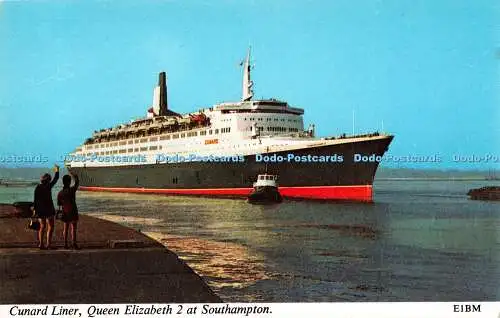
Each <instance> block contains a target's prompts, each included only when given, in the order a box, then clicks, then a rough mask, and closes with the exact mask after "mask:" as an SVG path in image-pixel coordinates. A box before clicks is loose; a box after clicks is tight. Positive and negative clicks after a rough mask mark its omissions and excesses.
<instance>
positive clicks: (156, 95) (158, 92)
mask: <svg viewBox="0 0 500 318" xmlns="http://www.w3.org/2000/svg"><path fill="white" fill-rule="evenodd" d="M148 116H149V117H154V116H180V115H179V114H177V113H176V112H173V111H171V110H169V109H168V98H167V74H166V73H165V72H161V73H160V74H159V75H158V85H157V86H156V87H155V88H154V91H153V107H152V108H151V109H150V110H149V111H148Z"/></svg>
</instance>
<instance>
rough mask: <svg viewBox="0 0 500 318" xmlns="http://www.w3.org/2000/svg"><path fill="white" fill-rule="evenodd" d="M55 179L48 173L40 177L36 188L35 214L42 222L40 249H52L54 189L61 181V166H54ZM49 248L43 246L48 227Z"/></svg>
mask: <svg viewBox="0 0 500 318" xmlns="http://www.w3.org/2000/svg"><path fill="white" fill-rule="evenodd" d="M54 172H55V174H54V179H52V178H51V176H50V174H48V173H46V174H44V175H42V176H41V177H40V184H38V185H37V186H36V188H35V200H34V205H35V214H36V216H37V217H38V219H39V221H40V229H39V230H38V247H39V248H40V249H45V248H48V249H52V248H53V247H52V236H53V234H54V215H55V214H56V210H55V209H54V202H53V201H52V187H53V186H54V185H55V184H56V183H57V180H58V179H59V166H58V165H54ZM47 224H48V228H47V247H45V246H44V244H43V236H44V232H45V228H46V227H47Z"/></svg>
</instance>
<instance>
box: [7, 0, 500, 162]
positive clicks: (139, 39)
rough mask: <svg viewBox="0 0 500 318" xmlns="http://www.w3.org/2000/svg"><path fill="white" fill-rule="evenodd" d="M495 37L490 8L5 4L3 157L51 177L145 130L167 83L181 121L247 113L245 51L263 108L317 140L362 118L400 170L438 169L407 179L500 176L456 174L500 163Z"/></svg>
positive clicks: (276, 1) (497, 17)
mask: <svg viewBox="0 0 500 318" xmlns="http://www.w3.org/2000/svg"><path fill="white" fill-rule="evenodd" d="M498 21H500V7H499V5H498V4H496V3H495V1H460V0H458V1H430V0H429V1H414V0H412V1H410V0H408V1H405V0H398V1H368V0H366V1H337V0H333V1H289V0H286V1H285V0H273V1H265V0H253V1H251V0H248V1H243V0H242V1H229V0H221V1H217V0H215V1H185V0H183V1H181V0H179V1H104V0H103V1H58V0H54V1H31V2H29V3H28V2H25V1H12V2H10V1H6V2H5V1H4V2H1V1H0V135H1V136H2V137H3V140H2V142H1V143H0V155H6V154H27V153H28V154H44V155H45V156H47V157H48V158H49V160H50V161H55V160H58V159H59V158H60V157H61V156H62V155H64V154H65V153H67V152H69V151H71V150H73V149H74V148H75V146H77V145H78V144H80V143H81V142H82V141H83V140H84V139H85V138H86V137H87V136H89V135H90V134H91V133H92V131H93V130H96V129H100V128H104V127H110V126H112V125H115V124H118V123H120V122H126V121H129V120H130V119H132V118H136V117H140V116H142V115H143V114H144V113H145V110H146V109H147V107H148V106H149V105H150V104H151V102H152V90H153V87H154V85H155V83H156V81H157V73H158V72H159V71H161V70H165V71H167V74H168V77H169V80H168V85H169V87H168V88H169V103H170V106H171V108H173V109H174V110H175V111H178V112H189V111H194V110H196V109H198V108H200V107H206V106H210V105H212V104H214V103H216V102H220V101H229V100H237V99H239V98H240V95H241V69H240V68H239V67H238V63H239V61H240V60H241V59H242V58H243V57H244V55H245V53H246V49H247V47H248V45H249V44H251V45H252V49H253V57H254V59H255V69H254V73H253V79H254V81H255V96H256V97H266V98H268V97H277V98H282V99H285V100H287V101H288V102H289V103H290V104H292V105H296V106H299V107H303V108H305V112H306V113H305V123H306V125H307V124H308V123H314V124H316V127H317V133H318V135H321V136H327V135H337V134H341V133H344V132H346V133H351V132H352V130H353V127H352V123H353V121H352V117H353V116H352V115H353V112H354V114H355V125H354V126H355V127H354V129H355V131H356V132H357V133H361V132H370V131H373V130H380V129H382V126H383V128H384V130H385V131H388V132H390V133H393V134H395V135H396V138H395V139H394V142H393V144H392V145H391V148H390V153H391V154H393V155H407V154H415V155H433V154H440V155H441V156H442V157H443V162H442V163H440V164H439V165H436V164H421V163H417V164H406V165H404V166H408V167H415V168H419V167H427V168H428V167H432V168H470V169H477V168H492V167H500V162H497V163H491V162H490V163H454V162H453V161H452V160H451V157H452V156H453V155H454V154H462V155H473V154H475V155H478V156H482V155H485V154H493V155H497V156H500V103H499V102H500V100H499V97H500V94H499V92H500V90H499V79H500V74H499V64H498V63H499V61H500V59H499V58H498V50H499V47H500V46H499V31H497V30H499V25H498ZM386 165H388V166H392V164H386ZM396 166H397V165H396Z"/></svg>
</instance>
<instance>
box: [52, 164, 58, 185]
mask: <svg viewBox="0 0 500 318" xmlns="http://www.w3.org/2000/svg"><path fill="white" fill-rule="evenodd" d="M54 171H55V174H54V179H52V181H51V182H50V187H51V188H52V187H53V186H54V185H55V184H56V183H57V180H59V166H58V165H55V166H54Z"/></svg>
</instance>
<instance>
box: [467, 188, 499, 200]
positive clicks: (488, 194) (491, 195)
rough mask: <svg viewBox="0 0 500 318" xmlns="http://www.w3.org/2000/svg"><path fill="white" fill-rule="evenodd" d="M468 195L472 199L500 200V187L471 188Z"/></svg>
mask: <svg viewBox="0 0 500 318" xmlns="http://www.w3.org/2000/svg"><path fill="white" fill-rule="evenodd" d="M467 195H469V196H470V198H471V200H494V201H500V187H495V186H490V187H482V188H479V189H472V190H470V191H469V192H468V193H467Z"/></svg>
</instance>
